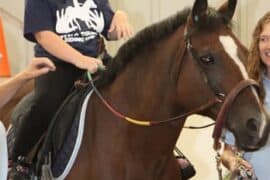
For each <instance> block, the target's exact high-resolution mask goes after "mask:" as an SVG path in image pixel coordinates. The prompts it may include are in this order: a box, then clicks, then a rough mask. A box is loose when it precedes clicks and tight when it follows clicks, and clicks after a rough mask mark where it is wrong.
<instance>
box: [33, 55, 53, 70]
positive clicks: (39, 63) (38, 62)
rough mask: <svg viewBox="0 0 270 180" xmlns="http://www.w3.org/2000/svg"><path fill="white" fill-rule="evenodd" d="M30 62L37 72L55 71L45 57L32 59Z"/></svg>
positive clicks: (51, 63)
mask: <svg viewBox="0 0 270 180" xmlns="http://www.w3.org/2000/svg"><path fill="white" fill-rule="evenodd" d="M32 62H33V64H34V67H35V68H36V69H37V70H39V69H40V70H41V69H43V68H45V69H48V70H49V71H55V69H56V67H55V65H54V64H53V62H52V61H51V60H49V59H48V58H45V57H41V58H34V59H33V61H32Z"/></svg>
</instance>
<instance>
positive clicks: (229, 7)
mask: <svg viewBox="0 0 270 180" xmlns="http://www.w3.org/2000/svg"><path fill="white" fill-rule="evenodd" d="M236 4H237V0H228V1H227V2H225V3H224V4H223V5H222V6H221V7H220V8H219V10H218V11H219V12H220V13H221V14H223V15H224V16H225V17H227V18H228V19H229V20H231V19H232V17H233V14H234V11H235V7H236Z"/></svg>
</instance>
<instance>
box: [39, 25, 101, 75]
mask: <svg viewBox="0 0 270 180" xmlns="http://www.w3.org/2000/svg"><path fill="white" fill-rule="evenodd" d="M34 36H35V39H36V41H37V42H38V43H39V44H40V45H41V46H42V47H43V48H44V49H45V50H46V51H48V52H49V53H50V54H52V55H53V56H55V57H57V58H58V59H61V60H63V61H65V62H68V63H71V64H73V65H75V66H76V67H78V68H80V69H86V70H89V71H90V72H95V71H96V70H97V69H98V66H101V65H102V62H101V61H100V60H99V59H96V58H93V57H89V56H85V55H83V54H81V53H80V52H79V51H77V50H76V49H74V48H73V47H71V46H70V45H69V44H67V43H66V42H65V41H64V40H63V39H61V38H60V37H59V36H58V35H57V34H55V33H54V32H52V31H48V30H43V31H39V32H36V33H35V34H34Z"/></svg>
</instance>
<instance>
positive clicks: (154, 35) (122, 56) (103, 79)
mask: <svg viewBox="0 0 270 180" xmlns="http://www.w3.org/2000/svg"><path fill="white" fill-rule="evenodd" d="M190 12H191V9H189V8H188V9H184V10H182V11H180V12H178V13H177V14H175V15H174V16H171V17H169V18H167V19H165V20H163V21H161V22H159V23H156V24H153V25H151V26H149V27H146V28H145V29H143V30H141V31H140V32H139V33H137V35H136V36H135V37H133V38H131V39H130V40H128V41H127V42H126V43H125V44H123V45H122V46H121V47H120V48H119V50H118V52H117V54H116V56H115V57H114V58H113V59H112V60H110V62H109V64H108V65H107V70H106V71H104V72H102V73H101V74H100V78H99V80H98V81H97V82H96V85H97V86H99V87H100V86H105V85H107V84H110V83H111V82H112V81H113V80H114V79H115V77H116V76H117V75H118V74H119V72H121V70H122V69H123V68H125V67H126V65H127V64H128V63H129V62H130V61H131V60H132V59H133V58H134V57H135V56H136V55H137V54H139V53H140V51H141V50H142V49H143V48H144V47H145V46H147V45H149V44H152V43H154V42H157V41H158V40H160V39H162V38H164V37H166V36H167V35H168V34H170V33H173V32H174V31H175V30H176V29H177V28H178V27H179V26H181V25H183V24H184V23H185V22H186V20H187V17H188V15H189V14H190ZM220 23H222V24H228V23H229V22H228V21H227V19H226V17H224V16H222V15H221V14H219V13H218V12H217V11H215V10H214V9H212V8H209V11H208V16H207V19H206V20H205V21H203V23H201V24H197V26H196V28H197V29H202V28H203V29H205V28H207V29H209V30H211V29H213V28H214V27H216V26H217V25H218V24H220Z"/></svg>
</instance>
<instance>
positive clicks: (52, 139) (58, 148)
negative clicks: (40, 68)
mask: <svg viewBox="0 0 270 180" xmlns="http://www.w3.org/2000/svg"><path fill="white" fill-rule="evenodd" d="M91 89H92V87H91V86H90V85H89V83H88V80H87V78H86V75H84V76H83V77H82V78H81V79H80V80H78V81H76V82H75V85H74V88H73V89H72V91H71V93H70V94H69V95H68V96H67V97H66V99H65V100H64V102H63V103H62V104H61V106H60V107H59V109H58V110H57V112H56V113H55V115H54V117H53V119H52V121H51V123H50V125H49V127H48V130H47V131H46V133H45V134H44V135H43V137H42V138H41V139H40V141H39V143H38V145H37V146H36V147H35V148H34V149H35V150H34V151H35V152H34V156H33V158H32V162H33V164H32V165H33V168H34V172H35V175H36V176H37V177H40V176H41V174H42V173H41V171H42V167H43V165H44V163H45V164H46V163H47V160H48V159H50V161H51V164H50V166H52V165H53V164H57V163H58V165H59V158H57V157H59V156H60V158H61V160H60V161H61V166H62V167H60V169H59V168H58V169H56V172H55V173H56V175H58V174H60V173H62V171H63V169H64V168H65V167H64V166H65V163H66V161H68V159H67V157H63V156H69V155H70V153H72V151H71V152H66V151H65V149H68V150H70V149H71V150H73V149H72V148H70V147H66V146H72V145H70V144H72V143H73V145H74V138H76V137H73V138H71V140H69V141H71V142H67V139H68V137H69V136H70V134H71V133H72V131H73V132H74V131H77V130H78V122H79V121H80V112H81V107H82V104H83V102H84V99H85V97H86V95H87V94H89V92H90V91H91ZM32 97H33V92H32V93H30V94H28V95H27V96H25V97H24V98H23V99H24V100H22V101H20V103H19V104H18V105H17V106H16V109H15V110H14V113H13V116H12V119H13V121H14V120H16V122H12V123H13V125H14V127H12V128H11V129H10V130H9V132H8V136H7V138H8V150H9V154H10V153H11V152H12V149H13V143H14V140H15V138H16V134H17V133H16V131H17V128H18V127H19V126H20V124H21V123H20V121H21V118H20V116H22V115H23V113H25V112H27V111H28V110H29V108H28V107H30V106H29V105H31V103H32V102H33V101H32V100H33V98H32ZM71 136H74V135H71ZM69 139H70V138H69ZM63 151H64V155H63ZM63 161H65V162H63ZM63 163H64V165H63ZM50 168H52V167H50ZM49 179H50V178H49Z"/></svg>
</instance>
